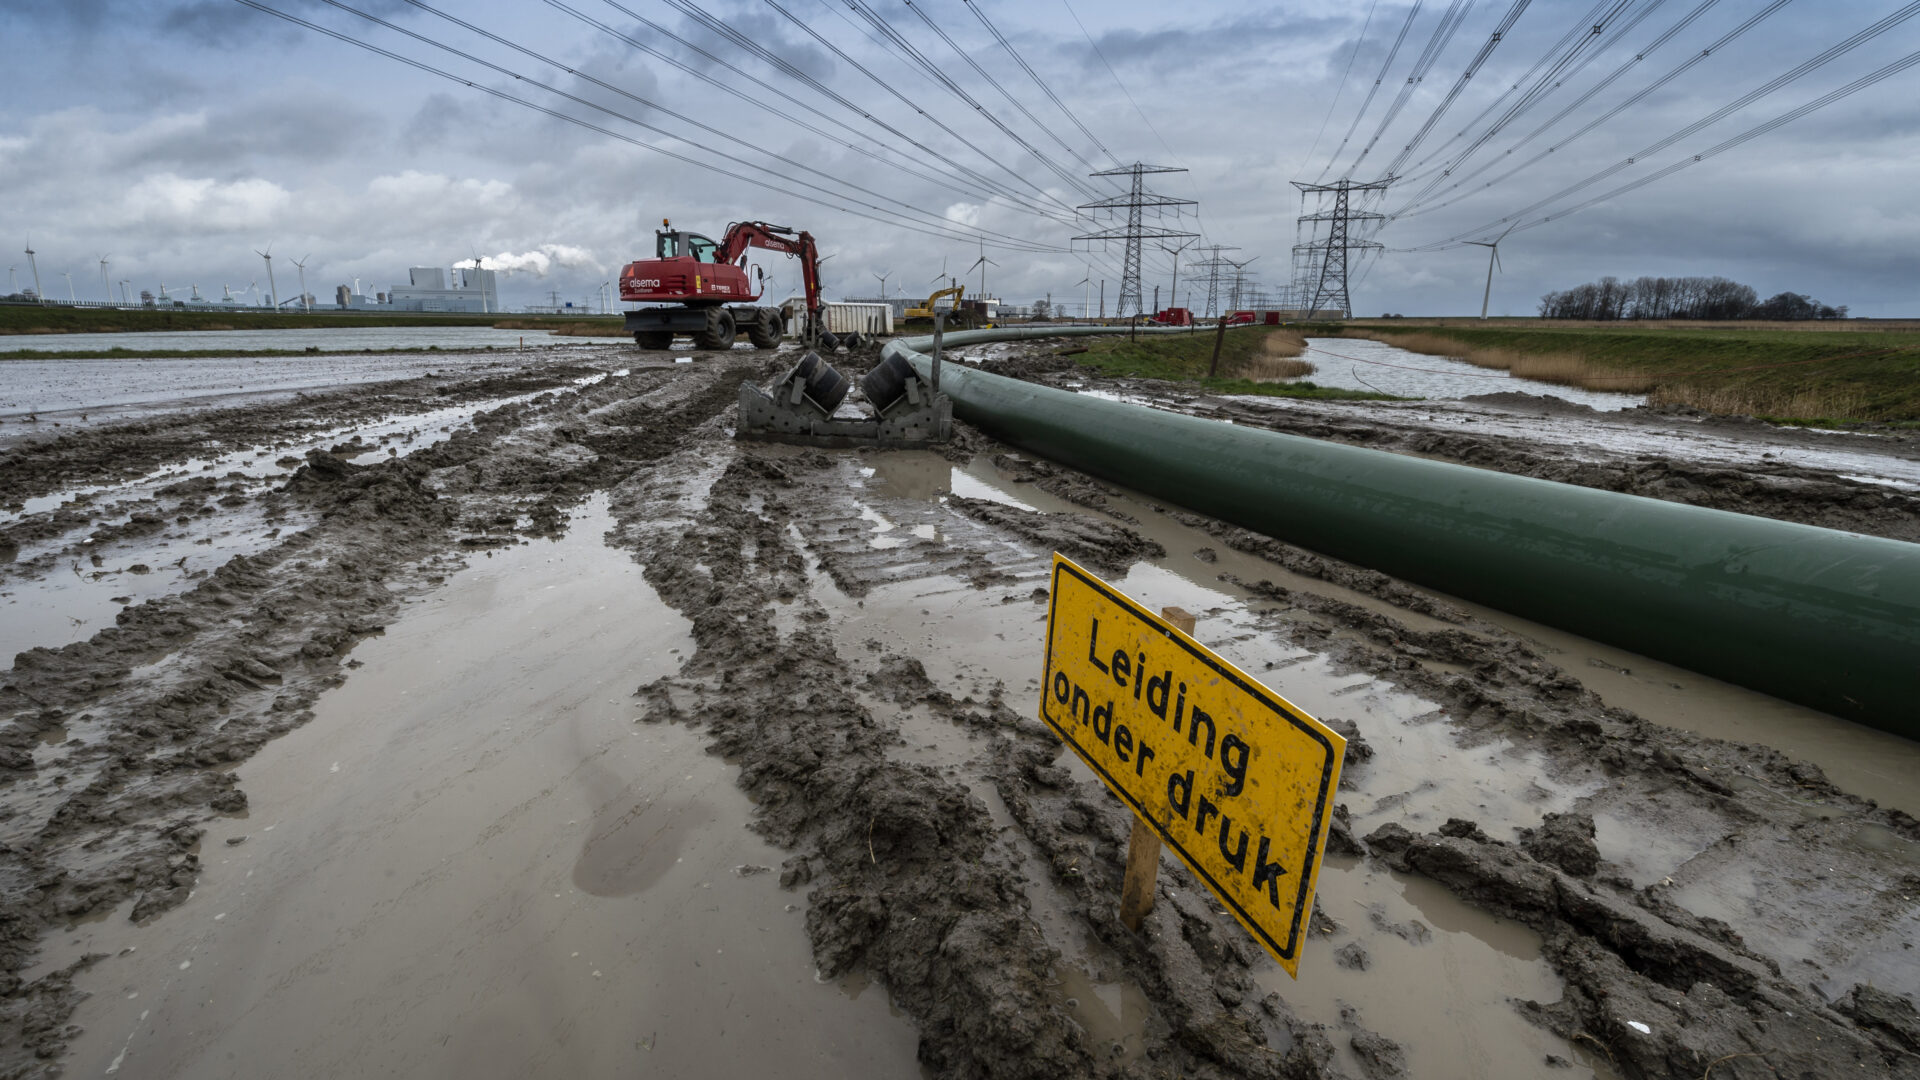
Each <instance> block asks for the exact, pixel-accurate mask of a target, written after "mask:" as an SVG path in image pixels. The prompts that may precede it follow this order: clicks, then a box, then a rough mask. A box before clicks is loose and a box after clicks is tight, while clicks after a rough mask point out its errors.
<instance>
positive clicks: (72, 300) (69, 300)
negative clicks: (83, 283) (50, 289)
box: [60, 270, 80, 305]
mask: <svg viewBox="0 0 1920 1080" xmlns="http://www.w3.org/2000/svg"><path fill="white" fill-rule="evenodd" d="M60 276H61V277H63V278H66V279H67V303H69V304H74V305H78V304H79V303H80V298H79V297H77V296H75V295H73V275H72V274H71V273H69V272H67V271H65V270H62V271H60Z"/></svg>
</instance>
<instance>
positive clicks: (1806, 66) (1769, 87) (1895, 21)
mask: <svg viewBox="0 0 1920 1080" xmlns="http://www.w3.org/2000/svg"><path fill="white" fill-rule="evenodd" d="M1916 14H1920V0H1914V2H1913V3H1910V4H1907V5H1906V6H1905V7H1902V8H1901V9H1899V10H1898V11H1895V12H1894V13H1893V14H1891V15H1888V16H1887V17H1886V18H1884V19H1881V20H1880V21H1879V22H1876V23H1874V24H1873V25H1871V26H1869V27H1867V28H1866V29H1864V30H1861V31H1859V32H1858V33H1855V34H1854V35H1852V36H1851V37H1848V38H1846V39H1845V40H1843V41H1841V42H1839V43H1838V44H1835V45H1832V46H1829V47H1828V48H1826V49H1824V50H1822V51H1821V52H1819V53H1818V54H1816V55H1814V56H1812V57H1810V58H1808V59H1806V60H1803V61H1801V62H1800V63H1799V64H1796V65H1794V66H1793V67H1792V68H1790V69H1788V70H1787V71H1785V72H1783V73H1781V74H1779V75H1776V76H1774V77H1773V78H1771V79H1768V80H1767V81H1766V82H1764V83H1761V84H1760V85H1759V86H1756V87H1754V88H1753V89H1752V90H1749V91H1747V92H1746V93H1744V94H1742V95H1740V96H1739V97H1737V98H1735V99H1733V100H1732V101H1730V102H1728V103H1727V104H1725V105H1722V106H1721V107H1720V108H1718V109H1715V110H1714V111H1712V112H1710V113H1708V114H1707V115H1706V116H1703V117H1701V118H1700V119H1698V120H1695V121H1694V122H1693V123H1691V124H1688V125H1687V126H1685V127H1683V128H1680V129H1679V130H1677V131H1675V132H1673V133H1672V134H1670V135H1667V136H1666V137H1664V138H1661V139H1659V140H1657V141H1655V142H1652V143H1649V144H1648V145H1647V146H1646V147H1644V148H1643V149H1641V150H1639V151H1636V152H1635V153H1634V154H1632V155H1631V156H1629V157H1626V158H1623V159H1621V160H1620V161H1617V162H1615V163H1614V164H1612V165H1609V166H1608V167H1606V168H1604V169H1601V170H1600V171H1599V172H1596V173H1594V174H1593V175H1591V176H1589V177H1587V178H1586V179H1584V180H1581V181H1580V182H1578V183H1575V184H1570V185H1568V186H1567V187H1564V188H1561V189H1560V190H1559V191H1556V192H1554V193H1553V194H1551V195H1548V196H1547V197H1545V198H1543V199H1538V200H1535V201H1534V202H1532V203H1529V204H1528V205H1527V206H1525V207H1523V208H1522V209H1520V210H1516V211H1514V212H1513V213H1511V214H1508V215H1506V216H1505V217H1502V218H1500V219H1499V220H1497V221H1494V222H1492V223H1490V224H1488V225H1485V226H1482V227H1480V228H1479V229H1473V230H1469V231H1467V232H1465V233H1459V234H1456V235H1455V236H1454V237H1452V238H1450V239H1449V240H1446V241H1441V242H1440V243H1441V244H1443V245H1446V244H1452V243H1454V242H1457V241H1460V240H1463V239H1465V238H1466V237H1468V236H1474V235H1478V234H1480V233H1482V232H1486V231H1490V230H1492V229H1494V228H1498V227H1499V226H1501V225H1505V224H1507V223H1509V222H1511V221H1514V220H1516V219H1518V218H1521V217H1524V216H1526V215H1527V214H1531V213H1533V212H1534V211H1536V210H1539V209H1541V208H1543V207H1546V206H1550V205H1552V204H1553V203H1555V202H1558V201H1559V200H1561V199H1564V198H1566V197H1567V196H1569V195H1573V194H1576V193H1578V192H1580V191H1583V190H1585V189H1587V188H1589V187H1592V186H1593V185H1594V184H1597V183H1599V182H1600V181H1602V180H1605V179H1607V178H1608V177H1610V176H1613V175H1615V174H1617V173H1619V172H1621V171H1623V170H1625V169H1629V168H1632V167H1633V166H1634V165H1636V164H1638V163H1639V162H1640V160H1641V159H1643V158H1646V157H1648V156H1649V155H1652V154H1657V153H1659V152H1660V151H1662V150H1665V149H1666V148H1668V147H1670V146H1672V145H1673V144H1674V143H1677V142H1679V141H1680V140H1682V139H1685V138H1687V137H1689V136H1692V135H1694V134H1696V133H1698V132H1699V131H1701V130H1702V129H1704V128H1706V127H1709V126H1711V125H1712V124H1715V123H1718V122H1719V121H1721V120H1723V119H1725V118H1726V117H1727V116H1728V115H1730V114H1732V113H1733V112H1734V111H1736V110H1738V109H1742V108H1745V107H1746V106H1748V105H1751V104H1752V103H1753V102H1755V101H1757V100H1759V99H1760V98H1762V97H1765V96H1766V95H1768V94H1771V93H1772V92H1774V91H1775V90H1778V89H1780V88H1781V87H1783V86H1786V85H1788V84H1790V83H1793V82H1796V81H1798V80H1799V79H1801V78H1803V77H1805V76H1806V75H1807V74H1809V73H1811V72H1813V71H1816V70H1818V69H1819V68H1821V67H1824V66H1825V65H1827V64H1829V63H1831V62H1833V61H1834V60H1835V59H1838V58H1839V57H1841V56H1844V55H1846V54H1847V53H1849V52H1851V51H1853V50H1854V49H1856V48H1858V47H1859V46H1861V45H1864V44H1866V43H1867V42H1869V41H1872V40H1873V39H1874V38H1877V37H1879V36H1880V35H1882V34H1884V33H1886V32H1887V31H1889V30H1891V29H1893V28H1894V27H1896V26H1898V25H1900V24H1901V23H1903V22H1906V21H1907V20H1908V19H1911V18H1913V17H1914V16H1915V15H1916ZM1433 246H1434V245H1423V246H1422V249H1423V250H1425V249H1429V248H1431V247H1433Z"/></svg>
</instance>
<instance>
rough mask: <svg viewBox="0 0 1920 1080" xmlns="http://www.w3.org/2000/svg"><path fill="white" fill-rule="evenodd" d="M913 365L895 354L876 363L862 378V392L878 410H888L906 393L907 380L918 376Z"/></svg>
mask: <svg viewBox="0 0 1920 1080" xmlns="http://www.w3.org/2000/svg"><path fill="white" fill-rule="evenodd" d="M916 377H917V376H916V375H915V373H914V370H913V365H912V364H909V363H907V361H906V359H905V358H903V357H901V356H898V355H895V356H889V357H887V358H886V359H885V360H882V361H880V362H879V363H878V364H875V365H874V367H873V370H872V371H869V372H867V373H866V375H865V376H864V377H862V378H861V380H860V392H861V393H863V394H865V395H867V401H868V402H869V403H871V404H872V405H873V407H874V409H875V410H876V411H878V412H886V411H887V409H888V407H889V406H891V405H893V403H894V402H896V401H898V400H899V399H900V398H901V397H902V396H903V395H905V394H906V385H907V380H908V379H912V378H916Z"/></svg>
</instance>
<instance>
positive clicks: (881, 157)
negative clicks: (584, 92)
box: [542, 0, 1027, 212]
mask: <svg viewBox="0 0 1920 1080" xmlns="http://www.w3.org/2000/svg"><path fill="white" fill-rule="evenodd" d="M542 2H543V3H545V4H546V5H547V6H548V7H551V8H553V9H555V10H557V11H561V12H564V13H566V14H567V15H570V16H572V17H573V18H574V19H575V20H577V21H579V22H581V23H584V24H585V25H587V26H591V27H593V28H594V29H596V30H598V31H600V32H601V33H603V34H606V35H607V36H608V37H611V38H613V39H614V40H616V41H619V42H621V43H623V44H625V45H627V46H628V47H630V48H632V49H634V50H636V51H638V52H642V53H645V54H646V55H648V56H651V57H653V58H654V59H656V60H659V61H660V62H662V63H664V64H667V65H669V66H671V67H673V68H675V69H677V70H679V71H681V72H684V73H685V74H687V75H691V76H693V77H695V78H697V79H699V80H700V81H701V83H702V85H704V86H708V87H711V88H713V89H716V90H719V91H720V92H721V93H724V94H727V95H729V96H731V97H733V98H735V99H737V100H739V101H743V102H745V103H747V104H748V105H750V106H752V107H754V108H756V109H760V110H762V111H765V112H767V113H769V114H771V115H773V116H777V117H779V118H780V119H781V120H783V121H785V122H787V123H789V124H792V125H794V126H795V127H797V128H799V129H801V130H802V131H806V132H809V133H811V134H813V135H816V136H818V137H820V138H822V139H825V140H827V141H828V142H830V143H833V144H834V145H836V146H842V147H845V148H846V149H847V150H849V151H851V152H853V153H856V154H859V155H860V156H862V157H865V158H867V159H869V160H871V161H873V162H876V163H877V164H881V165H885V166H887V167H888V168H891V169H894V170H896V171H898V172H901V173H903V174H905V175H907V176H911V177H914V178H915V179H918V180H921V181H924V182H926V183H931V184H936V185H938V186H940V187H943V188H945V189H946V190H948V191H951V192H953V193H954V194H956V195H964V196H966V197H967V198H970V199H983V200H993V199H996V198H1002V199H1003V201H1004V198H1003V197H1002V196H1000V195H998V194H997V193H995V192H993V191H990V190H987V189H985V188H982V187H979V186H977V185H975V184H973V183H972V182H971V181H969V180H967V179H966V178H964V177H962V176H960V174H959V173H957V172H955V173H947V174H942V173H940V172H939V171H937V170H934V169H922V168H920V167H918V166H917V165H915V164H912V163H910V162H908V161H902V160H900V158H899V151H898V150H897V149H895V148H894V147H892V146H889V145H888V144H886V143H884V142H881V141H880V140H878V139H876V138H874V137H873V136H872V135H870V134H868V133H867V132H864V131H861V130H860V129H858V128H856V127H853V126H852V125H850V124H847V123H845V122H844V121H842V120H840V119H838V118H837V117H832V116H828V115H826V114H825V113H824V112H822V111H820V110H819V109H816V108H814V107H813V106H811V105H809V104H807V103H806V102H804V101H801V100H800V99H799V98H796V97H794V96H793V95H792V94H789V93H787V92H786V91H784V90H781V89H780V88H779V87H776V86H773V85H771V84H769V83H767V82H765V81H764V80H761V79H759V78H756V77H755V76H753V75H752V74H750V73H748V72H745V71H741V70H739V69H738V68H733V67H729V66H728V65H727V64H726V62H725V61H724V60H721V59H720V58H719V57H717V56H714V55H712V54H711V53H708V52H706V51H705V50H702V49H700V48H699V47H698V46H695V45H693V44H692V43H690V42H687V41H685V40H684V39H681V38H677V37H674V36H672V35H671V34H669V33H666V32H664V31H663V32H661V36H662V37H664V38H666V39H667V40H669V41H678V42H679V43H680V44H681V45H683V46H684V47H686V48H688V49H689V50H690V51H692V52H693V53H695V54H696V55H699V56H702V57H704V58H705V59H706V60H707V61H708V62H710V63H712V64H715V65H716V66H721V67H728V69H729V70H731V71H733V73H734V74H736V75H738V76H740V77H741V78H743V79H745V80H746V81H747V82H749V83H751V84H753V85H754V86H757V87H759V88H760V89H761V90H764V91H766V92H767V93H769V94H771V95H773V96H775V97H778V98H780V99H781V100H782V101H785V102H788V103H789V104H791V105H793V106H794V107H795V108H797V109H799V110H801V111H803V112H807V113H810V114H812V115H813V116H815V117H817V118H819V119H820V120H821V121H822V122H823V123H827V124H831V125H833V126H835V127H837V128H839V129H841V130H842V131H843V132H845V133H846V134H845V135H835V134H833V133H832V132H829V131H827V130H825V129H823V128H820V127H817V126H815V125H813V124H811V123H808V122H807V121H805V120H802V119H800V118H799V117H797V116H795V115H793V114H792V113H789V112H787V111H785V110H783V109H778V108H775V107H774V106H773V105H771V104H768V103H767V102H766V101H763V100H761V99H759V98H756V97H754V96H753V95H751V94H749V93H747V92H746V91H745V90H742V89H740V88H739V87H736V86H734V85H733V84H732V81H731V80H729V79H715V78H712V77H711V76H710V75H709V74H707V73H704V72H702V71H700V70H699V69H697V68H695V67H693V66H692V65H691V64H688V63H686V62H684V61H682V60H681V59H679V58H678V57H676V56H674V55H673V54H672V53H669V52H667V51H666V50H664V49H660V48H657V47H655V46H654V45H651V44H649V43H648V42H645V41H642V40H640V39H638V38H635V37H633V36H632V35H630V34H626V33H624V32H622V31H620V30H617V29H615V28H613V27H611V26H609V25H607V24H606V23H604V22H601V21H600V20H598V19H596V18H594V17H593V16H591V15H588V14H587V13H586V12H584V11H581V10H579V9H578V8H574V7H571V6H569V5H568V4H566V3H563V2H562V0H542ZM613 6H615V7H616V8H617V7H618V5H613ZM649 25H651V24H649ZM849 137H851V138H849ZM856 139H857V140H861V141H864V142H866V143H870V144H872V146H874V147H876V148H878V150H879V151H883V152H876V151H875V150H873V149H868V147H866V146H862V145H860V144H859V142H855V141H851V140H856ZM1008 205H1011V206H1013V207H1014V208H1015V209H1018V210H1021V211H1023V212H1025V211H1026V210H1027V208H1026V207H1024V206H1021V205H1020V204H1019V203H1017V202H1014V203H1009V204H1008Z"/></svg>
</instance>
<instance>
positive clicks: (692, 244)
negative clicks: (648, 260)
mask: <svg viewBox="0 0 1920 1080" xmlns="http://www.w3.org/2000/svg"><path fill="white" fill-rule="evenodd" d="M653 237H654V251H655V256H654V257H655V258H659V259H677V258H681V257H683V256H685V257H688V258H691V259H692V260H693V261H694V262H703V263H710V262H718V261H719V260H718V259H717V258H715V257H714V253H715V252H716V251H718V250H720V244H719V242H718V241H716V240H712V239H709V238H707V237H705V236H701V235H700V234H699V233H691V232H682V231H680V230H678V229H670V230H661V229H655V230H654V232H653Z"/></svg>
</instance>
